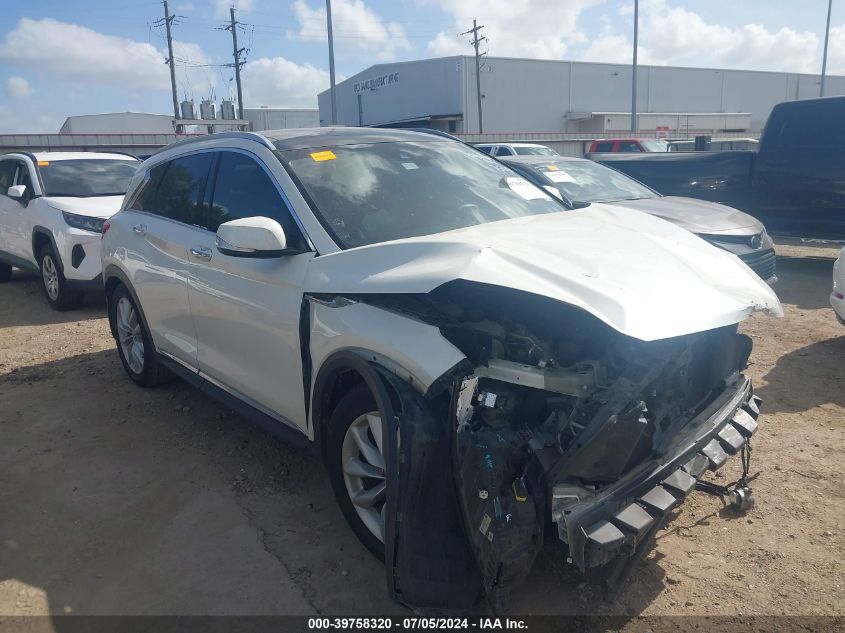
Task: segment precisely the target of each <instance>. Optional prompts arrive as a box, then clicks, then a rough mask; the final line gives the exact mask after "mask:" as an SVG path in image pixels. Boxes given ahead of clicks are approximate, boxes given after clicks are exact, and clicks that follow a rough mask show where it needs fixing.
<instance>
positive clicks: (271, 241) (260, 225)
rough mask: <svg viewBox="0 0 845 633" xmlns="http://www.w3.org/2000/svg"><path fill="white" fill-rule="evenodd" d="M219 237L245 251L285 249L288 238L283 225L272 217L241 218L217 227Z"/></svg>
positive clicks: (225, 242)
mask: <svg viewBox="0 0 845 633" xmlns="http://www.w3.org/2000/svg"><path fill="white" fill-rule="evenodd" d="M217 238H218V240H221V241H223V242H224V245H225V244H228V245H229V246H233V247H235V248H236V249H240V250H244V251H253V252H258V251H283V250H285V248H286V247H287V238H286V237H285V231H284V229H282V226H281V225H280V224H279V223H278V222H277V221H276V220H272V219H270V218H264V217H252V218H240V219H238V220H231V221H229V222H224V223H223V224H221V225H220V226H219V227H217Z"/></svg>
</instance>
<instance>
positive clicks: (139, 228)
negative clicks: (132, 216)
mask: <svg viewBox="0 0 845 633" xmlns="http://www.w3.org/2000/svg"><path fill="white" fill-rule="evenodd" d="M132 230H133V231H134V232H135V234H136V235H146V233H147V227H146V225H144V224H136V225H135V226H133V227H132Z"/></svg>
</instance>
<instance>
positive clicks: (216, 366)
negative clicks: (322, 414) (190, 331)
mask: <svg viewBox="0 0 845 633" xmlns="http://www.w3.org/2000/svg"><path fill="white" fill-rule="evenodd" d="M204 233H205V235H202V236H197V239H196V241H195V242H194V243H192V245H191V246H195V247H196V246H198V247H202V248H209V249H212V252H213V255H212V257H211V260H209V261H207V262H199V261H194V260H192V261H191V262H190V265H189V284H188V297H189V303H190V306H191V313H192V316H193V321H194V327H195V331H196V336H197V347H198V352H197V360H198V364H199V369H200V371H201V372H202V373H203V374H206V375H208V376H209V377H211V378H213V379H214V380H216V381H217V382H219V383H221V384H222V385H225V386H226V387H228V388H229V389H232V390H235V391H236V392H238V393H239V394H242V395H244V396H246V397H247V398H249V399H250V400H252V401H254V402H255V403H258V404H259V405H261V406H262V407H264V408H266V409H268V410H270V411H272V412H275V413H277V414H278V415H281V416H282V417H284V418H286V419H287V420H289V421H290V422H292V423H294V424H296V425H297V426H298V427H300V428H301V429H302V430H303V432H304V431H305V426H306V417H305V395H304V387H303V380H302V356H301V348H300V344H299V315H300V308H301V305H302V281H303V278H304V277H305V271H306V269H307V267H308V264H309V262H310V261H311V259H312V258H313V253H305V254H302V255H296V256H292V257H291V256H287V257H277V258H270V259H260V258H259V259H257V258H249V257H230V256H227V255H224V254H222V253H221V252H220V251H219V250H218V249H217V248H215V247H214V235H213V234H212V233H209V232H207V231H206V232H204Z"/></svg>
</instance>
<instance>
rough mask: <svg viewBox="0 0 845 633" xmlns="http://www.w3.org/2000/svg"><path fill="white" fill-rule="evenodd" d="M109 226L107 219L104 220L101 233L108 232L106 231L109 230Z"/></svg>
mask: <svg viewBox="0 0 845 633" xmlns="http://www.w3.org/2000/svg"><path fill="white" fill-rule="evenodd" d="M110 226H111V225H110V224H109V221H108V220H106V221H105V222H103V235H105V234H106V233H108V231H109V227H110ZM100 239H102V235H101V236H100Z"/></svg>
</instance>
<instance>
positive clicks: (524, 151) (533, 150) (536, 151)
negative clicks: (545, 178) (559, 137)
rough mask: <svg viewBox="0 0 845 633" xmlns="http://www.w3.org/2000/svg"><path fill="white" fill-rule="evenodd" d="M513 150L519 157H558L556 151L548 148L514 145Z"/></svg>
mask: <svg viewBox="0 0 845 633" xmlns="http://www.w3.org/2000/svg"><path fill="white" fill-rule="evenodd" d="M513 149H514V151H515V152H516V153H517V155H519V156H558V153H557V152H556V151H554V150H553V149H550V148H548V147H524V146H520V145H514V146H513Z"/></svg>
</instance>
